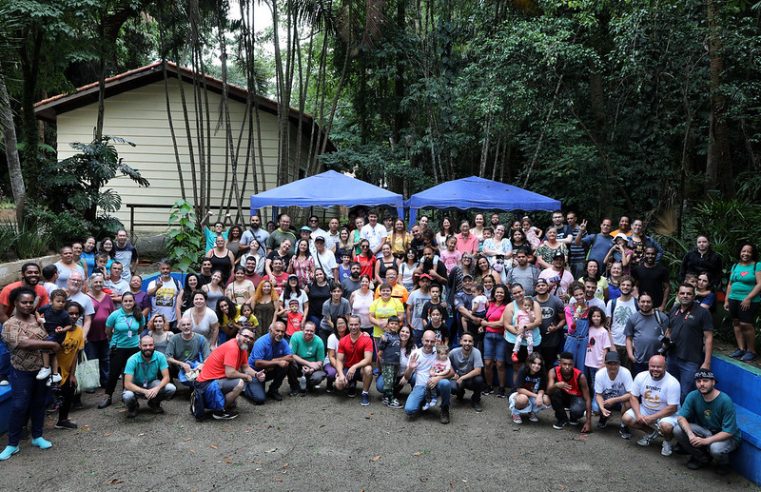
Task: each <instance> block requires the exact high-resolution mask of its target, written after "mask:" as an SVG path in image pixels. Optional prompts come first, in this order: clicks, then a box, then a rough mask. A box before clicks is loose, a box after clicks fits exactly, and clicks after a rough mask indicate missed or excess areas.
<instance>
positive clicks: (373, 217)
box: [359, 212, 388, 255]
mask: <svg viewBox="0 0 761 492" xmlns="http://www.w3.org/2000/svg"><path fill="white" fill-rule="evenodd" d="M367 219H368V221H369V222H368V223H367V224H366V225H365V226H364V227H363V228H362V230H361V231H359V237H360V238H361V239H367V241H368V242H369V243H370V249H371V250H372V252H373V254H374V255H377V254H378V253H380V250H381V246H383V241H384V240H385V239H386V236H388V231H386V228H385V227H384V226H383V225H382V224H379V223H378V213H377V212H370V213H368V214H367Z"/></svg>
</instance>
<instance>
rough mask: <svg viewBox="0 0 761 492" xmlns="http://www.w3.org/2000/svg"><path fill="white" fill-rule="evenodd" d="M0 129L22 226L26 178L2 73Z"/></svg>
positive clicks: (0, 75) (17, 217) (0, 74)
mask: <svg viewBox="0 0 761 492" xmlns="http://www.w3.org/2000/svg"><path fill="white" fill-rule="evenodd" d="M0 129H2V131H3V143H4V144H5V159H6V160H7V161H8V175H9V178H10V181H11V193H12V194H13V201H14V202H16V222H17V223H18V224H19V225H20V224H21V223H22V222H23V220H24V207H25V205H26V187H25V186H24V177H23V176H22V174H21V161H20V160H19V156H18V147H17V146H16V127H15V126H14V123H13V111H12V110H11V100H10V97H8V89H7V88H6V87H5V76H4V75H3V74H2V73H0Z"/></svg>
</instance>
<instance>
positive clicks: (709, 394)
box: [674, 369, 742, 475]
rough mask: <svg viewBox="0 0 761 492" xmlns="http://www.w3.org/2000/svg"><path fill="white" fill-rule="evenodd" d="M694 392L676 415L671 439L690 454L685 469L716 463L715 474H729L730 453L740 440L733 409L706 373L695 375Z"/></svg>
mask: <svg viewBox="0 0 761 492" xmlns="http://www.w3.org/2000/svg"><path fill="white" fill-rule="evenodd" d="M695 386H697V388H698V389H697V390H693V391H691V392H690V393H689V394H688V395H687V398H686V399H685V400H684V404H683V405H682V408H681V409H679V412H678V413H677V423H678V424H679V425H677V426H675V427H674V437H676V439H677V440H678V441H679V444H681V446H682V449H684V450H685V451H687V453H688V454H690V460H689V461H688V462H687V468H689V469H691V470H697V469H699V468H702V467H704V466H706V465H708V464H710V462H711V458H713V459H714V460H716V472H717V473H719V474H721V475H726V474H727V473H729V453H731V452H732V451H734V450H735V449H737V447H738V446H739V445H740V442H741V440H742V437H741V435H740V429H739V428H738V427H737V420H736V418H735V406H734V404H733V403H732V400H731V399H730V398H729V396H728V395H727V394H726V393H722V392H721V391H719V390H717V389H716V387H715V386H716V378H715V377H714V375H713V372H711V371H710V370H708V369H700V370H699V371H698V372H696V373H695Z"/></svg>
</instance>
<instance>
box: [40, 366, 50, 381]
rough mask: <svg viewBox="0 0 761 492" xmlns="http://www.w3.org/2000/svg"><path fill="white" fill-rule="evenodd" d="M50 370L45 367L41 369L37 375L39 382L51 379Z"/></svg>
mask: <svg viewBox="0 0 761 492" xmlns="http://www.w3.org/2000/svg"><path fill="white" fill-rule="evenodd" d="M50 373H51V371H50V368H49V367H43V368H42V369H40V372H38V373H37V380H38V381H42V380H44V379H47V378H49V377H50Z"/></svg>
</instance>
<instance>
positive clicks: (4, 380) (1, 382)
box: [0, 379, 11, 386]
mask: <svg viewBox="0 0 761 492" xmlns="http://www.w3.org/2000/svg"><path fill="white" fill-rule="evenodd" d="M10 384H11V382H10V381H8V380H7V379H3V380H2V381H0V386H8V385H10Z"/></svg>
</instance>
